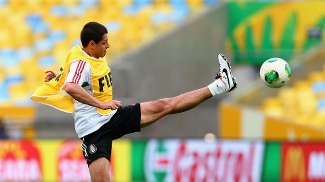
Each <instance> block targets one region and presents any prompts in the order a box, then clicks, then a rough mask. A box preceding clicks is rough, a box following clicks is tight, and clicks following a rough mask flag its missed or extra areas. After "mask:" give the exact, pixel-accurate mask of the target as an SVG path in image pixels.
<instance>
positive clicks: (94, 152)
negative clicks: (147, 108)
mask: <svg viewBox="0 0 325 182" xmlns="http://www.w3.org/2000/svg"><path fill="white" fill-rule="evenodd" d="M140 120H141V112H140V104H139V103H137V104H135V105H129V106H123V107H122V108H120V109H118V110H117V111H116V113H115V114H114V116H113V117H112V118H111V120H110V121H109V122H107V123H105V124H104V125H103V126H102V127H100V128H99V129H98V130H97V131H95V132H93V133H91V134H89V135H86V136H85V137H83V138H81V140H82V145H81V148H82V151H83V155H84V158H85V159H86V160H87V164H88V166H89V165H90V163H91V162H92V161H94V160H96V159H98V158H100V157H105V158H107V159H108V160H110V158H111V151H112V141H113V140H115V139H118V138H120V137H122V136H123V135H126V134H129V133H134V132H139V131H140Z"/></svg>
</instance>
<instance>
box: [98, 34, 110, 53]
mask: <svg viewBox="0 0 325 182" xmlns="http://www.w3.org/2000/svg"><path fill="white" fill-rule="evenodd" d="M109 47H110V45H109V44H108V38H107V34H104V35H103V38H102V40H101V41H99V42H98V43H97V44H95V49H94V54H95V55H94V56H95V57H96V58H100V57H104V56H105V55H106V51H107V49H108V48H109Z"/></svg>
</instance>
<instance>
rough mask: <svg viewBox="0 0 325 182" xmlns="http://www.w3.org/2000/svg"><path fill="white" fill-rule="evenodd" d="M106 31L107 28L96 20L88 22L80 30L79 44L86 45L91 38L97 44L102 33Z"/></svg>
mask: <svg viewBox="0 0 325 182" xmlns="http://www.w3.org/2000/svg"><path fill="white" fill-rule="evenodd" d="M107 33H108V31H107V28H106V27H105V26H104V25H102V24H100V23H97V22H89V23H87V24H86V25H85V26H84V27H83V29H82V30H81V33H80V40H81V44H82V46H83V47H86V46H87V45H88V43H89V42H90V41H91V40H93V41H94V42H95V43H96V44H97V43H98V42H99V41H101V40H102V38H103V35H104V34H107Z"/></svg>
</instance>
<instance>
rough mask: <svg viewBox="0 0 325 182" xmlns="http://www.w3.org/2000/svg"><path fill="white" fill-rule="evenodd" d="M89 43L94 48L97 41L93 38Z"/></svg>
mask: <svg viewBox="0 0 325 182" xmlns="http://www.w3.org/2000/svg"><path fill="white" fill-rule="evenodd" d="M89 44H90V47H91V48H94V47H95V44H96V43H95V41H93V40H91V41H90V42H89Z"/></svg>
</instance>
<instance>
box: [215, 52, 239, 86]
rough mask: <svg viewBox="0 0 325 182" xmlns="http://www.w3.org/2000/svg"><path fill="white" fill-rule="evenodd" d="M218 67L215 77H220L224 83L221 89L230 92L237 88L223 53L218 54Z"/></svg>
mask: <svg viewBox="0 0 325 182" xmlns="http://www.w3.org/2000/svg"><path fill="white" fill-rule="evenodd" d="M218 59H219V64H220V69H219V73H218V74H217V76H216V79H220V80H221V81H222V82H223V83H224V86H225V87H224V88H220V89H223V90H224V91H225V92H231V91H233V90H234V89H236V88H237V82H236V78H235V77H234V76H233V75H232V73H231V66H230V63H229V62H228V61H227V58H226V57H225V56H224V55H223V54H219V55H218Z"/></svg>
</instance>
